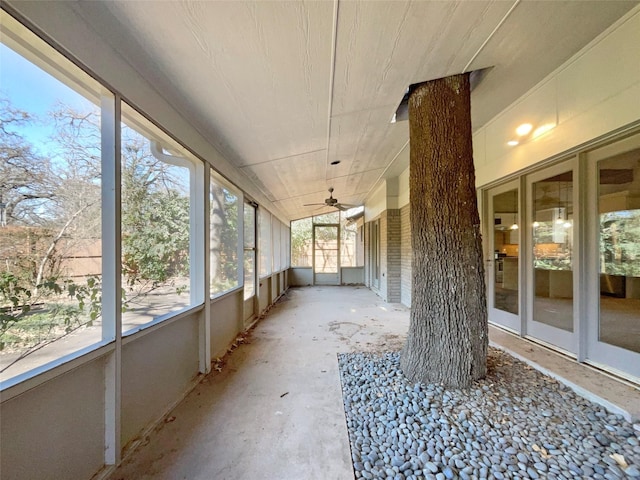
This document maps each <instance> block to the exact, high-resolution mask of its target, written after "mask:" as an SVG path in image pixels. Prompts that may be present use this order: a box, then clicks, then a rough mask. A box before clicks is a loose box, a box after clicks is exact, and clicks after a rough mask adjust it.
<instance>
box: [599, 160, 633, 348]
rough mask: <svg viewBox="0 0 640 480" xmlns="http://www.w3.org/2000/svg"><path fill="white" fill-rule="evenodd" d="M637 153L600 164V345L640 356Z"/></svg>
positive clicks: (603, 161)
mask: <svg viewBox="0 0 640 480" xmlns="http://www.w3.org/2000/svg"><path fill="white" fill-rule="evenodd" d="M631 153H632V154H633V155H630V156H629V155H626V156H625V157H622V158H621V157H613V158H609V159H606V160H602V161H600V162H598V190H599V192H598V209H599V222H598V223H599V232H598V233H599V242H598V243H599V246H600V255H599V259H600V261H599V265H600V269H599V270H600V271H599V274H600V295H599V297H598V299H599V301H600V309H599V310H600V322H599V329H598V340H599V341H601V342H605V343H608V344H610V345H615V346H617V347H621V348H624V349H627V350H631V351H632V352H637V353H640V170H639V169H638V163H639V162H638V159H639V158H640V149H637V150H635V151H633V152H631ZM630 187H631V189H635V191H636V192H638V193H636V194H635V195H634V194H633V193H632V192H631V189H630Z"/></svg>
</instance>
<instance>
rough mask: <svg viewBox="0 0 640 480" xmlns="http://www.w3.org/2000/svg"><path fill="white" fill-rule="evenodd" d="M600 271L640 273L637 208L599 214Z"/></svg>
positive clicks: (625, 274) (638, 214) (614, 273)
mask: <svg viewBox="0 0 640 480" xmlns="http://www.w3.org/2000/svg"><path fill="white" fill-rule="evenodd" d="M600 259H601V264H602V266H601V272H602V273H606V274H609V275H623V276H628V277H640V210H622V211H617V212H609V213H604V214H602V215H601V216H600Z"/></svg>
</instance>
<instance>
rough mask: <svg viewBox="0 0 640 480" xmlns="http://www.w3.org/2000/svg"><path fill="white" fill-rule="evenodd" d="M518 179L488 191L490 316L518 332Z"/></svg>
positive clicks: (498, 322)
mask: <svg viewBox="0 0 640 480" xmlns="http://www.w3.org/2000/svg"><path fill="white" fill-rule="evenodd" d="M518 190H519V189H518V182H510V183H508V184H506V185H501V186H500V187H496V188H493V189H491V190H490V191H489V194H488V201H489V221H488V222H487V224H488V225H489V232H488V233H489V244H490V247H491V248H490V252H489V256H488V257H487V263H486V265H487V274H488V275H487V278H488V297H489V298H488V300H489V302H488V303H489V320H490V321H491V322H495V323H497V324H499V325H501V326H504V327H507V328H509V329H511V330H514V331H516V332H520V330H521V323H520V316H519V310H520V306H519V301H520V299H519V288H520V287H519V283H520V282H519V276H520V230H521V229H520V215H519V213H520V212H519V195H518Z"/></svg>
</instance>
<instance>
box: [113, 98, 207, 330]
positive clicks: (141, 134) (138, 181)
mask: <svg viewBox="0 0 640 480" xmlns="http://www.w3.org/2000/svg"><path fill="white" fill-rule="evenodd" d="M122 115H123V122H122V129H121V132H122V133H121V135H122V140H121V142H122V149H121V155H122V160H121V163H122V217H121V218H122V220H121V222H122V240H121V242H122V244H121V247H122V290H123V298H122V304H123V312H124V313H123V316H122V330H123V332H131V331H135V329H136V327H139V326H141V325H145V324H147V323H149V322H152V321H154V319H156V318H157V317H160V316H164V315H166V314H169V313H172V312H177V311H180V310H182V309H184V308H186V307H189V306H192V304H193V303H195V302H192V298H191V295H190V291H191V284H190V269H191V259H192V252H191V231H190V219H191V216H192V215H193V213H192V210H193V207H194V205H193V201H192V199H191V195H190V191H191V181H192V180H191V178H192V176H193V174H192V172H193V170H194V168H195V161H194V160H193V159H191V158H188V155H189V154H188V153H187V152H186V151H184V150H183V149H182V148H181V147H180V146H179V145H177V144H175V142H173V141H172V140H171V139H169V138H168V137H167V136H166V135H165V134H163V132H161V131H159V129H157V128H156V127H155V126H154V125H152V124H151V123H150V122H148V121H147V120H146V119H144V118H143V117H142V116H141V115H140V114H138V113H137V112H135V111H134V110H133V108H131V107H128V106H127V105H126V104H123V108H122Z"/></svg>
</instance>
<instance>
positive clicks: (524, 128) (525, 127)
mask: <svg viewBox="0 0 640 480" xmlns="http://www.w3.org/2000/svg"><path fill="white" fill-rule="evenodd" d="M532 129H533V125H531V124H530V123H523V124H522V125H520V126H519V127H518V128H516V133H517V134H518V135H519V136H521V137H524V136H525V135H528V134H529V133H530V132H531V130H532Z"/></svg>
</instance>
